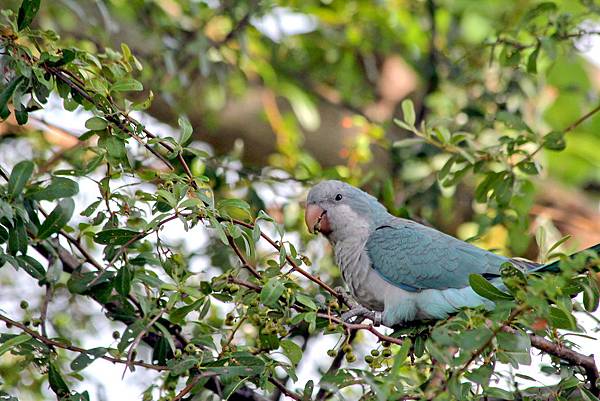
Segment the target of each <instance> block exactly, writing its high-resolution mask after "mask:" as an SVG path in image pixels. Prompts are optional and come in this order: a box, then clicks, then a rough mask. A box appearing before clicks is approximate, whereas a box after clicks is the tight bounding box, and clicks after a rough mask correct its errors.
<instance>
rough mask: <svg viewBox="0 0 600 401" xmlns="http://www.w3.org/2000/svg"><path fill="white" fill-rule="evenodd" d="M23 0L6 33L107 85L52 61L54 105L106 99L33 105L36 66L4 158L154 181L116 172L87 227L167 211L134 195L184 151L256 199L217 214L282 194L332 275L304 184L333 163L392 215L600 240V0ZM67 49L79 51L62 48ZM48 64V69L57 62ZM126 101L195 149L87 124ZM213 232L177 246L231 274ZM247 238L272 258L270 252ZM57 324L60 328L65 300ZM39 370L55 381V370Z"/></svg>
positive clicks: (576, 242)
mask: <svg viewBox="0 0 600 401" xmlns="http://www.w3.org/2000/svg"><path fill="white" fill-rule="evenodd" d="M21 3H22V2H21V1H12V0H0V8H1V9H2V10H3V14H4V17H3V18H4V19H3V22H2V25H1V26H0V29H1V31H0V34H1V35H2V38H3V43H2V45H1V46H3V49H4V50H6V49H8V48H9V47H10V46H13V45H14V46H17V47H18V46H22V47H23V48H29V49H30V55H32V54H33V55H34V57H39V56H40V55H43V54H44V53H46V54H47V55H48V57H49V58H48V60H49V62H50V63H53V62H54V63H59V64H60V65H61V66H62V65H64V66H65V68H66V69H67V70H68V71H70V72H71V73H73V74H75V75H76V76H78V77H79V79H81V80H82V85H83V86H84V87H85V89H86V90H88V91H89V93H92V94H94V95H95V96H99V97H98V99H102V101H106V102H107V104H109V103H110V105H109V106H106V107H107V109H102V108H100V109H98V108H94V107H92V106H91V105H90V104H89V102H88V103H86V102H85V101H83V100H81V99H79V98H77V97H76V96H74V95H72V94H69V88H66V89H65V88H64V85H63V87H62V88H61V86H60V85H59V84H58V83H52V82H54V81H52V80H51V79H50V82H51V83H50V84H49V85H48V88H47V89H48V92H49V91H55V92H58V93H59V95H60V96H61V97H62V98H63V102H62V103H61V102H58V106H56V105H55V106H53V107H58V108H59V109H61V108H62V107H64V108H65V109H66V110H74V109H75V108H76V107H77V106H78V104H82V105H83V106H84V107H85V108H86V109H88V110H91V111H93V112H94V113H95V114H96V116H99V117H102V118H100V121H98V120H93V119H92V120H88V121H87V122H86V128H87V129H88V130H91V131H88V132H87V133H86V134H84V136H83V138H82V137H81V131H77V130H76V129H75V130H74V129H73V128H72V127H71V125H69V124H61V123H60V121H58V122H57V121H53V120H52V119H51V118H50V115H49V114H41V113H39V112H38V113H34V111H35V110H36V109H39V108H42V107H43V108H46V113H48V111H47V110H52V109H51V108H49V106H46V105H45V104H44V103H45V102H44V100H43V99H42V98H41V97H40V96H39V95H38V92H37V91H39V88H36V85H35V84H34V81H35V80H32V81H31V82H32V84H31V85H32V86H31V88H30V89H31V90H35V91H36V92H35V93H36V98H31V99H30V100H28V103H27V104H23V105H17V104H16V103H15V104H14V106H10V110H11V111H12V113H11V115H10V116H8V115H7V114H4V113H3V114H4V115H3V116H2V118H7V119H6V120H5V121H3V122H2V123H0V145H1V146H2V148H3V149H2V150H3V154H2V167H4V168H6V169H7V170H9V171H10V170H12V166H14V165H15V164H16V162H17V161H19V160H20V159H27V158H29V159H31V160H34V161H35V162H36V165H37V166H38V167H37V173H36V174H37V177H38V178H39V179H40V180H46V179H47V178H49V177H50V176H54V177H55V176H56V173H55V174H53V172H56V170H60V169H62V170H65V169H72V170H73V171H75V173H73V175H74V176H86V175H88V176H90V177H92V178H93V179H95V180H97V181H98V189H99V191H100V194H101V195H102V197H104V198H105V199H109V197H107V195H106V193H107V192H111V187H110V185H109V181H110V180H111V179H117V178H122V177H121V176H120V175H119V174H120V173H122V174H123V175H124V176H129V175H132V176H133V177H137V178H140V180H141V181H142V182H143V183H144V184H150V185H155V186H156V187H154V189H153V190H149V189H148V188H143V189H141V191H142V195H139V196H138V197H137V198H136V197H135V196H131V194H127V193H126V190H125V189H126V188H125V187H119V189H114V187H113V189H114V198H115V202H116V204H117V205H118V207H119V211H118V212H111V211H110V207H108V201H107V209H108V210H104V213H105V214H106V215H103V216H102V217H98V216H99V214H98V215H96V216H95V221H90V222H87V221H86V222H82V223H81V224H80V225H79V226H78V228H76V229H74V230H75V234H74V235H75V236H76V237H77V238H82V239H84V240H85V241H87V244H88V245H89V246H90V247H93V243H92V240H93V239H94V238H96V237H94V235H95V234H96V232H97V229H98V226H100V224H106V225H105V226H103V227H104V228H106V227H107V226H108V227H111V224H112V227H117V226H119V219H121V220H123V218H126V220H127V222H126V225H127V226H128V227H129V228H132V229H133V228H135V229H138V228H139V229H141V228H143V229H144V230H148V228H147V226H146V225H145V224H148V221H150V220H151V219H150V218H148V219H147V220H148V221H146V220H145V217H147V216H145V215H144V213H143V212H142V211H141V209H142V207H140V209H139V210H138V209H137V207H138V206H137V204H136V202H138V201H142V202H143V201H147V202H150V200H152V201H157V202H158V203H161V204H169V203H170V201H171V199H170V195H168V194H165V193H163V194H162V195H160V194H159V195H157V199H155V198H152V196H151V195H143V194H144V192H143V191H148V193H153V191H154V190H155V189H156V188H160V189H162V190H166V191H167V192H169V193H170V194H175V196H176V197H178V196H180V195H181V198H180V199H177V201H181V200H182V199H183V197H184V196H185V195H184V193H185V189H183V188H184V187H178V185H184V184H186V182H185V180H184V179H183V178H182V177H183V176H184V174H183V172H184V171H183V169H184V164H187V165H189V166H190V168H191V173H192V174H193V176H194V177H196V178H197V179H198V184H197V185H199V186H200V188H205V189H208V190H209V191H210V193H214V197H215V199H217V200H225V201H227V200H231V199H243V200H245V201H246V202H247V203H248V204H249V207H248V210H249V212H246V208H245V206H241V205H240V204H236V203H233V204H231V203H230V204H227V203H225V204H221V205H220V208H219V210H220V213H221V216H230V217H234V218H239V219H242V220H243V219H245V218H246V217H247V216H248V213H250V214H251V215H252V216H257V213H258V211H259V210H262V209H266V210H267V211H268V213H269V215H271V216H272V217H273V218H274V220H275V221H276V222H277V223H280V224H282V226H280V230H283V229H284V230H285V232H286V233H287V234H286V235H287V236H291V238H293V241H294V243H295V244H296V245H297V246H300V247H301V249H302V251H303V252H304V250H306V254H307V255H308V256H310V257H311V258H312V259H313V262H314V263H315V264H316V266H318V272H319V274H320V275H321V277H323V278H324V279H325V281H326V282H328V283H330V284H331V285H332V286H333V284H335V283H339V282H340V281H339V280H340V279H339V272H338V271H337V268H336V267H335V266H334V265H333V263H332V260H331V256H330V252H325V251H323V248H324V247H326V245H325V243H324V242H323V241H321V240H318V239H317V240H315V239H314V238H310V237H309V236H308V234H307V233H306V230H305V228H304V227H303V221H302V217H301V216H302V204H301V200H302V196H303V194H304V192H303V189H304V188H306V187H307V186H308V185H310V184H311V183H313V182H316V181H318V180H320V179H323V178H337V179H342V180H345V181H348V182H350V183H352V184H354V185H358V186H361V187H363V188H364V189H365V190H367V191H369V192H370V193H372V194H374V195H376V196H378V198H379V199H380V200H381V201H382V202H383V203H384V204H385V205H386V206H387V207H388V208H389V209H390V210H391V211H392V212H393V213H394V214H396V215H399V216H404V217H412V218H415V219H418V220H421V221H425V222H426V223H427V224H431V225H433V226H435V227H437V228H439V229H441V230H443V231H445V232H448V233H450V234H453V235H455V236H458V237H460V238H462V239H470V240H473V241H475V242H476V243H477V244H478V245H480V246H482V247H485V248H489V249H497V250H498V251H499V252H502V253H504V254H507V255H511V256H524V257H528V258H531V259H534V260H536V259H543V258H545V255H546V254H547V252H546V251H547V250H548V248H549V247H550V246H551V245H552V244H553V243H555V242H556V241H558V240H559V239H560V238H562V237H563V236H565V235H570V236H571V237H572V239H571V240H569V241H567V242H566V243H565V244H563V245H562V248H561V249H562V250H564V251H567V250H574V249H576V248H582V247H585V246H589V245H592V244H595V243H598V242H600V212H599V210H598V201H599V199H600V196H599V194H600V151H599V150H600V115H599V114H595V111H596V109H595V107H596V106H597V104H598V103H599V102H600V97H599V96H598V93H599V90H598V89H599V86H600V70H599V69H598V68H599V67H598V66H599V65H600V50H599V47H598V41H597V35H598V34H600V26H599V25H598V13H599V12H600V5H597V4H596V3H595V2H594V1H592V0H580V1H571V0H565V1H553V2H539V1H530V0H523V1H519V2H514V1H500V0H481V1H477V2H473V1H470V0H446V1H444V0H423V1H409V0H388V1H337V0H328V1H316V0H306V1H287V2H283V1H281V2H280V1H258V0H256V1H252V0H248V1H228V0H223V1H217V0H208V1H192V0H189V1H185V0H160V1H159V0H132V1H125V0H97V1H92V0H89V1H74V0H56V1H42V2H41V7H40V9H39V12H37V14H36V15H35V19H33V21H32V22H31V27H32V29H33V31H32V33H31V34H27V35H24V34H21V33H16V32H13V28H11V27H10V26H9V24H8V23H7V22H5V21H8V20H9V19H14V16H16V13H17V10H18V9H19V7H20V5H21ZM33 3H35V2H33ZM11 12H12V13H13V14H11ZM20 35H21V36H20ZM59 49H63V50H62V51H60V50H59ZM64 49H72V50H73V55H72V56H73V58H71V59H70V60H67V61H65V59H66V56H65V55H66V54H67V53H68V50H67V52H65V50H64ZM4 54H6V55H7V57H3V58H2V59H0V69H1V71H2V78H1V82H0V84H1V85H2V88H3V90H4V91H6V88H8V87H10V83H11V82H14V77H15V76H18V75H19V74H21V73H23V71H19V70H18V71H17V72H15V70H14V68H15V67H14V63H13V61H11V62H8V61H6V60H8V59H9V57H8V56H10V57H14V53H7V52H5V53H4ZM52 57H56V58H57V59H53V58H52ZM70 57H71V56H69V58H70ZM15 58H16V57H15ZM57 60H59V61H57ZM41 65H42V64H39V65H38V67H40V66H41ZM32 71H33V74H34V76H36V77H37V78H36V79H37V81H35V82H38V83H40V82H48V81H46V80H48V77H47V76H44V72H43V71H41V72H40V71H38V72H36V70H35V68H34V69H33V70H32ZM36 74H39V75H36ZM47 74H49V72H48V70H46V75H47ZM50 75H51V74H50ZM133 78H135V79H133ZM118 84H120V85H121V87H120V88H119V87H117V88H116V89H115V85H118ZM14 90H15V88H13V91H14ZM61 91H62V92H61ZM18 92H19V91H18V90H17V94H19V93H18ZM22 92H26V89H25V88H22ZM123 92H126V93H127V96H126V97H125V96H123ZM4 93H6V92H4ZM9 95H10V96H12V93H11V94H9ZM21 95H24V93H21ZM10 96H9V98H7V99H6V100H9V99H10ZM15 96H16V95H15ZM14 99H15V98H13V99H12V100H13V102H14ZM36 99H37V100H36ZM55 103H56V102H55ZM10 104H11V102H9V105H10ZM2 106H4V105H2ZM13 107H14V108H13ZM117 109H119V110H121V111H124V115H128V113H129V112H131V111H142V112H143V114H141V116H143V117H144V119H142V118H140V120H143V121H152V123H151V124H150V123H145V124H146V126H150V125H152V124H154V126H157V127H160V126H161V125H160V124H161V123H164V124H167V125H168V126H170V127H177V126H179V127H180V128H179V129H180V130H181V131H182V132H184V133H186V132H187V134H184V136H185V135H189V134H191V132H192V131H193V136H192V137H190V138H189V139H188V140H186V141H181V143H179V145H181V148H183V147H185V148H186V150H185V151H181V153H180V155H181V157H182V158H183V159H184V161H185V163H179V162H177V163H174V164H175V166H176V171H175V173H176V174H173V175H169V174H171V173H169V172H168V171H167V170H166V169H165V167H164V165H163V164H161V162H160V160H159V159H156V157H155V156H153V155H152V154H149V153H144V152H143V149H140V150H138V149H132V147H131V144H130V143H129V142H132V141H129V142H127V140H126V135H124V134H123V132H121V133H117V134H115V135H116V136H115V137H118V138H119V139H118V140H117V141H115V140H114V139H113V138H114V137H113V136H103V135H99V136H100V139H99V141H98V143H97V144H91V145H90V144H89V142H86V141H89V138H90V137H93V136H94V135H95V134H94V132H95V131H103V130H105V129H106V125H107V124H108V123H110V124H112V120H111V119H110V118H106V116H109V117H110V116H112V115H113V113H115V110H117ZM7 110H8V109H7ZM98 110H100V113H99V112H98ZM15 111H16V112H15ZM30 112H32V113H31V114H29V113H30ZM588 112H592V113H591V114H590V115H586V113H588ZM50 113H52V112H51V111H50ZM28 114H29V115H28ZM61 115H65V114H61ZM67 115H68V114H67ZM137 115H138V114H136V116H137ZM182 116H184V117H185V119H184V120H182V119H181V117H182ZM582 117H584V118H582ZM136 118H137V117H136ZM151 118H153V119H151ZM186 119H187V120H189V122H190V124H191V126H190V127H189V128H188V127H187V123H186V122H185V121H186ZM107 121H108V123H107ZM94 124H96V125H94ZM98 124H99V125H98ZM134 125H135V124H134ZM81 128H83V127H81ZM138 128H139V127H138ZM136 129H137V128H136ZM170 129H171V131H169V130H168V129H167V130H166V132H168V133H169V134H168V135H171V134H170V133H171V132H176V131H177V130H179V129H178V128H170ZM173 130H175V131H173ZM150 131H152V130H151V129H150ZM90 132H91V133H90ZM109 132H110V130H109ZM40 133H41V134H42V135H40ZM177 135H178V134H177ZM173 136H176V135H173ZM146 139H147V138H146ZM184 142H185V143H184ZM23 143H26V144H27V147H25V148H26V149H27V150H23V149H25V148H22V147H21V146H22V144H23ZM125 143H127V147H125V146H126V145H125ZM156 143H157V142H156V141H155V142H152V143H151V145H150V146H151V147H155V148H156V147H157V145H156ZM169 143H171V145H172V146H173V147H174V148H175V149H176V150H177V149H180V148H179V147H178V142H177V140H174V139H173V140H172V141H171V142H169ZM190 143H191V144H190ZM82 144H83V145H82ZM565 144H566V147H565ZM188 145H189V146H188ZM96 146H98V147H99V148H101V149H104V151H105V152H104V153H102V152H100V153H97V155H98V158H94V157H91V156H90V153H89V152H90V148H91V147H96ZM14 149H17V151H16V152H14ZM167 153H168V152H167ZM174 155H175V153H173V154H171V155H167V156H166V157H167V159H169V160H175V159H174V158H173V157H172V156H174ZM100 156H101V157H100ZM163 157H164V152H163ZM127 160H129V161H128V162H127ZM94 163H97V164H96V165H94ZM105 163H106V166H107V167H106V168H107V170H106V171H101V172H100V175H99V176H96V175H94V174H98V172H99V170H101V169H100V168H99V166H100V165H102V166H104V164H105ZM102 168H104V167H102ZM86 171H87V172H86ZM153 171H154V172H153ZM119 172H120V173H119ZM63 173H64V171H63ZM44 174H50V175H44ZM58 175H60V174H58ZM55 178H56V177H55ZM103 178H106V181H105V180H103ZM165 181H166V184H165ZM53 182H54V181H53ZM33 184H38V183H36V182H32V185H33ZM125 185H129V184H125ZM34 189H35V188H34ZM38 190H39V188H38ZM103 191H104V192H103ZM71 196H72V195H71ZM144 196H146V197H145V198H144ZM161 196H162V198H161ZM92 200H93V199H90V200H89V202H88V204H89V203H90V202H91V201H92ZM175 203H176V202H175ZM88 204H86V205H82V206H87V205H88ZM96 206H98V205H96ZM187 206H188V207H197V206H198V205H193V202H190V203H189V204H188V205H187ZM129 208H131V209H129ZM80 209H83V207H81V208H79V206H78V211H80ZM158 209H159V211H161V212H162V211H164V210H160V207H158ZM200 209H201V208H200ZM165 210H168V208H165ZM153 212H154V213H156V212H157V210H156V209H153ZM93 213H94V211H91V212H90V215H88V216H86V217H90V216H91V215H92V214H93ZM213 217H218V216H217V215H215V216H213ZM91 219H92V218H90V220H91ZM104 219H106V220H104ZM121 222H122V221H121ZM195 223H197V222H191V223H190V224H192V225H193V224H195ZM82 224H83V225H82ZM144 227H146V228H144ZM152 229H154V227H152ZM227 229H229V228H227ZM221 238H222V237H221ZM533 238H536V239H537V241H536V240H534V239H533ZM209 241H210V242H209V245H204V246H203V247H202V249H195V248H194V247H192V250H191V251H190V247H189V246H188V247H186V246H185V243H178V244H168V247H171V248H170V249H173V252H175V253H177V254H179V253H181V254H182V255H184V260H185V261H187V262H182V261H175V262H177V263H178V264H181V265H186V263H188V262H189V261H190V260H193V258H195V257H201V256H210V258H211V259H210V262H209V263H208V265H210V266H211V268H216V269H217V273H218V274H221V273H223V272H224V273H225V275H226V274H227V273H228V272H230V270H231V268H232V265H235V264H236V263H237V262H236V261H235V258H233V257H232V255H231V252H228V251H227V250H226V249H227V248H229V246H228V244H227V241H224V242H221V241H219V238H218V236H215V238H211V239H209ZM96 242H97V243H99V244H106V242H104V243H103V242H102V241H100V242H98V239H97V238H96ZM159 243H160V241H159ZM298 244H301V245H298ZM144 246H146V247H149V246H150V245H149V244H145V245H144ZM145 250H146V251H148V249H145ZM141 251H144V248H143V246H142V248H141ZM248 252H249V253H250V254H252V258H253V259H255V260H256V262H257V263H262V262H264V260H266V259H270V258H272V257H273V256H272V255H271V254H270V253H269V251H263V252H262V253H261V252H257V253H258V254H259V255H254V252H255V250H253V248H252V247H250V250H249V251H248ZM289 252H292V251H291V249H290V250H289ZM104 256H105V257H108V259H107V261H108V260H110V259H112V257H114V254H108V255H106V254H105V255H104ZM117 256H119V255H117ZM276 258H277V257H276ZM294 258H296V255H294ZM175 262H174V263H175ZM265 263H266V262H265ZM217 273H215V274H217ZM223 299H224V300H226V301H230V300H231V299H230V298H227V297H224V298H223ZM214 313H215V314H214V315H213V317H214V319H216V320H215V321H214V322H213V323H214V324H217V321H218V319H217V316H218V309H217V310H216V311H215V312H214ZM59 317H60V316H59ZM221 317H222V316H221ZM71 318H72V319H81V321H80V322H78V324H80V325H85V324H86V318H85V317H81V316H78V314H73V316H72V317H71ZM222 323H223V322H222V321H218V324H222ZM53 324H54V325H55V328H56V330H57V331H58V330H60V327H61V324H60V319H57V320H56V321H55V322H53ZM63 327H64V326H63ZM205 329H206V330H208V329H207V328H205ZM65 337H67V338H68V337H69V334H67V333H65ZM3 373H5V374H7V375H8V376H7V377H10V375H11V373H10V372H8V371H7V370H6V369H5V372H3ZM15 380H16V379H15V378H13V382H14V381H15ZM30 390H31V391H32V392H34V393H35V392H36V391H40V387H39V383H38V386H37V387H36V386H35V385H31V386H30Z"/></svg>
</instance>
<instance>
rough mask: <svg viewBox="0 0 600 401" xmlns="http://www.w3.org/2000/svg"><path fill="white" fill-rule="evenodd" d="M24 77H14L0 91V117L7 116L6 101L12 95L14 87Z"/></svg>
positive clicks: (15, 87)
mask: <svg viewBox="0 0 600 401" xmlns="http://www.w3.org/2000/svg"><path fill="white" fill-rule="evenodd" d="M23 79H25V78H24V77H23V76H20V77H17V78H14V79H13V80H12V81H10V83H9V84H8V85H7V86H6V88H4V90H3V91H2V93H0V119H5V118H8V116H9V114H10V112H9V111H8V106H7V105H8V101H9V100H10V98H11V97H12V95H13V93H14V92H15V89H17V86H18V85H19V84H20V83H21V81H22V80H23Z"/></svg>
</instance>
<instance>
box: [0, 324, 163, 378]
mask: <svg viewBox="0 0 600 401" xmlns="http://www.w3.org/2000/svg"><path fill="white" fill-rule="evenodd" d="M0 320H2V321H4V322H5V323H7V324H10V325H13V326H15V327H18V328H19V329H20V330H22V331H24V332H25V333H27V334H29V335H30V336H31V337H33V338H35V339H36V340H39V341H41V342H42V343H44V344H46V345H49V346H52V347H56V348H62V349H65V350H68V351H73V352H78V353H80V354H89V351H88V350H86V349H84V348H80V347H77V346H75V345H66V344H63V343H61V342H59V341H56V340H52V339H50V338H48V337H46V336H44V335H41V334H39V333H38V332H36V331H35V330H32V329H30V328H29V327H27V326H25V325H24V324H22V323H19V322H17V321H14V320H12V319H10V318H9V317H6V316H4V315H1V314H0ZM99 358H102V359H105V360H107V361H110V362H112V363H122V364H126V365H127V364H131V365H135V366H140V367H143V368H146V369H152V370H158V371H163V370H168V368H167V367H166V366H162V365H153V364H150V363H146V362H142V361H126V360H124V359H119V358H113V357H112V356H108V355H103V356H100V357H99Z"/></svg>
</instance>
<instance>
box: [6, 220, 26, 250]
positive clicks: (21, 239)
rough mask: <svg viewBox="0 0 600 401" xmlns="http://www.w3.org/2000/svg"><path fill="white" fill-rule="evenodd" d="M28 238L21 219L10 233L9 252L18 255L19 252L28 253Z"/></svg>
mask: <svg viewBox="0 0 600 401" xmlns="http://www.w3.org/2000/svg"><path fill="white" fill-rule="evenodd" d="M27 246H28V237H27V231H26V230H25V224H23V222H22V221H21V220H20V219H19V220H17V221H16V222H15V226H14V227H13V229H12V230H9V232H8V252H9V253H10V254H11V255H16V254H17V253H18V252H21V253H23V254H25V253H27Z"/></svg>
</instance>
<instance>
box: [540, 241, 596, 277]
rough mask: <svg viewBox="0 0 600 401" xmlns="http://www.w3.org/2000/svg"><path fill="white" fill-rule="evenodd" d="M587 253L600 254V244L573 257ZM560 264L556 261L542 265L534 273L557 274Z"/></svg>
mask: <svg viewBox="0 0 600 401" xmlns="http://www.w3.org/2000/svg"><path fill="white" fill-rule="evenodd" d="M586 251H594V252H597V253H598V254H600V244H596V245H594V246H591V247H589V248H587V249H584V250H583V251H579V252H575V253H574V254H573V255H571V256H574V255H577V254H579V253H581V252H586ZM559 263H560V260H556V261H554V262H550V263H546V264H545V265H541V266H540V267H537V268H534V269H533V271H536V272H554V273H556V272H559V271H560V268H559V267H558V265H559Z"/></svg>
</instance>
